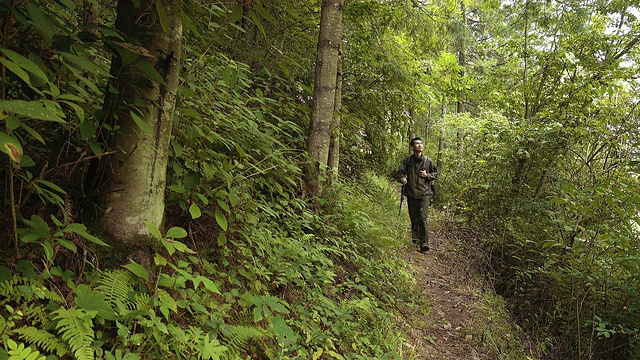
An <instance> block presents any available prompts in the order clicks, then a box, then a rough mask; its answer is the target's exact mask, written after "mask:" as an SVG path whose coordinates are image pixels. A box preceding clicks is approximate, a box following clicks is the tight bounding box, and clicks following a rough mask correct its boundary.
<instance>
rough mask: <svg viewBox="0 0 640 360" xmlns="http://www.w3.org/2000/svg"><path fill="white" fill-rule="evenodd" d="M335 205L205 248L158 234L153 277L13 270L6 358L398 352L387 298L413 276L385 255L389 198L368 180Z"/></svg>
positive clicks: (380, 183)
mask: <svg viewBox="0 0 640 360" xmlns="http://www.w3.org/2000/svg"><path fill="white" fill-rule="evenodd" d="M326 200H327V204H326V206H324V207H322V208H321V209H322V210H320V211H318V212H316V210H314V209H313V208H311V207H309V206H307V203H306V202H305V201H303V200H300V199H297V200H293V201H295V202H296V204H297V205H296V206H294V207H291V209H292V210H291V211H290V212H289V213H278V218H277V219H276V218H275V217H274V216H272V215H269V214H266V213H263V215H262V216H261V218H260V221H258V222H256V223H252V224H250V223H248V222H247V223H244V225H245V226H244V227H242V229H240V230H238V231H237V233H233V234H230V235H229V238H228V241H227V242H226V243H225V244H223V245H211V246H209V247H207V248H200V250H199V251H198V252H196V251H194V250H192V249H190V248H189V246H187V241H185V240H190V241H193V244H197V243H198V241H202V239H199V240H198V239H193V238H188V237H187V236H188V234H187V231H185V230H183V229H182V228H179V227H174V228H172V229H169V230H168V231H167V233H164V234H161V233H160V232H159V231H158V230H157V229H152V232H153V233H154V234H155V235H156V237H157V240H158V241H159V242H161V243H162V244H163V245H164V246H163V251H162V252H158V253H156V254H155V257H154V262H155V273H154V274H150V273H148V272H147V270H146V269H145V268H144V267H142V266H140V265H138V264H136V263H134V262H131V263H128V264H124V265H123V266H121V267H115V268H104V269H95V270H93V271H91V272H86V273H85V276H84V277H82V278H79V279H76V278H75V277H74V274H73V273H72V272H71V271H68V270H66V269H64V267H63V266H60V265H55V266H48V267H43V266H41V264H40V263H39V262H38V261H37V258H34V259H33V260H31V261H29V260H24V259H23V260H19V261H18V262H17V263H16V264H15V266H14V267H10V264H4V265H3V266H1V267H0V294H2V297H0V299H1V300H0V305H1V308H0V339H1V341H2V343H3V344H4V347H3V348H2V349H0V359H44V358H45V357H46V358H47V359H64V358H68V357H73V358H76V359H95V358H104V359H153V358H163V359H240V358H254V359H289V358H307V359H319V358H322V359H325V358H326V359H331V358H335V359H371V358H376V359H399V358H401V344H402V342H403V339H402V337H401V336H400V335H399V333H398V332H396V331H395V330H394V319H395V316H396V315H395V314H394V312H393V306H392V304H393V301H395V299H396V298H400V299H401V298H409V297H410V279H409V277H408V275H407V274H406V273H405V272H404V271H403V266H404V264H403V263H402V262H401V261H399V260H397V259H395V258H393V257H389V256H388V254H393V253H395V252H396V248H397V246H398V243H397V240H396V238H395V235H394V228H393V227H392V226H389V223H388V219H389V218H392V216H393V215H392V214H391V213H390V212H393V209H394V208H395V207H392V206H391V205H392V202H393V201H394V200H395V196H394V192H393V190H391V189H390V188H389V186H388V184H387V183H386V180H383V179H380V178H376V177H373V176H368V178H367V179H365V180H364V181H362V182H360V183H354V184H352V185H346V184H336V185H335V186H334V187H333V188H332V190H331V191H330V193H329V194H328V195H327V199H326ZM199 220H200V222H201V223H202V222H215V219H213V218H211V217H207V216H203V217H202V218H201V219H199ZM237 221H240V220H237ZM209 235H211V234H209ZM192 247H193V246H192ZM167 339H171V340H170V341H167Z"/></svg>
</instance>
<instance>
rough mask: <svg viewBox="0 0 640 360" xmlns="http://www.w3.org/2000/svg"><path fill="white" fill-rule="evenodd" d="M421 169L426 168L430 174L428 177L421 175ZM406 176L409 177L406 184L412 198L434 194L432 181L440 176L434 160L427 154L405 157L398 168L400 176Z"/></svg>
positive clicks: (408, 194) (406, 189) (407, 193)
mask: <svg viewBox="0 0 640 360" xmlns="http://www.w3.org/2000/svg"><path fill="white" fill-rule="evenodd" d="M420 170H426V171H427V173H428V174H429V176H428V177H426V178H424V177H422V176H420ZM404 176H406V177H407V184H406V185H405V191H406V195H407V196H409V197H412V198H422V197H425V196H433V190H432V188H431V181H432V180H435V179H436V178H437V177H438V171H437V169H436V166H435V165H434V164H433V161H431V159H429V158H428V157H427V156H426V155H424V154H422V157H421V158H418V157H416V156H415V155H409V156H408V157H407V158H406V159H404V160H403V161H402V165H400V169H399V170H398V177H404Z"/></svg>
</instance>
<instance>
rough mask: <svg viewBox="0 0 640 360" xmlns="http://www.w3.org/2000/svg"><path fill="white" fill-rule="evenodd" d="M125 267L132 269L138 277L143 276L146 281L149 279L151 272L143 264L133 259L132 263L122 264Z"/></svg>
mask: <svg viewBox="0 0 640 360" xmlns="http://www.w3.org/2000/svg"><path fill="white" fill-rule="evenodd" d="M122 267H123V268H125V269H127V270H129V271H131V272H132V273H134V274H135V275H136V276H137V277H140V278H143V279H144V280H146V281H149V272H148V271H147V269H145V268H144V267H143V266H142V265H140V264H138V263H136V262H133V261H131V264H127V265H122Z"/></svg>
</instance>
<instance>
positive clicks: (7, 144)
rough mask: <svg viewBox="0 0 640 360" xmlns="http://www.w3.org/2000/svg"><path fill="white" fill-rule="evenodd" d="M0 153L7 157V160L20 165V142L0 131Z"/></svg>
mask: <svg viewBox="0 0 640 360" xmlns="http://www.w3.org/2000/svg"><path fill="white" fill-rule="evenodd" d="M0 151H2V152H3V153H5V154H7V155H9V158H11V160H13V161H14V162H16V163H18V164H19V163H20V158H21V157H22V146H21V145H20V142H19V141H18V140H17V139H16V138H14V137H13V136H11V135H8V134H5V133H3V132H2V131H0Z"/></svg>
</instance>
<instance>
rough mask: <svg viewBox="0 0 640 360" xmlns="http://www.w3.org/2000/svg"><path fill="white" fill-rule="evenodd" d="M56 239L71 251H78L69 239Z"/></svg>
mask: <svg viewBox="0 0 640 360" xmlns="http://www.w3.org/2000/svg"><path fill="white" fill-rule="evenodd" d="M56 241H57V242H58V243H59V244H60V245H62V246H64V247H65V248H67V249H69V250H71V251H73V252H76V251H78V248H77V247H76V244H74V243H73V242H72V241H69V240H66V239H56Z"/></svg>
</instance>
